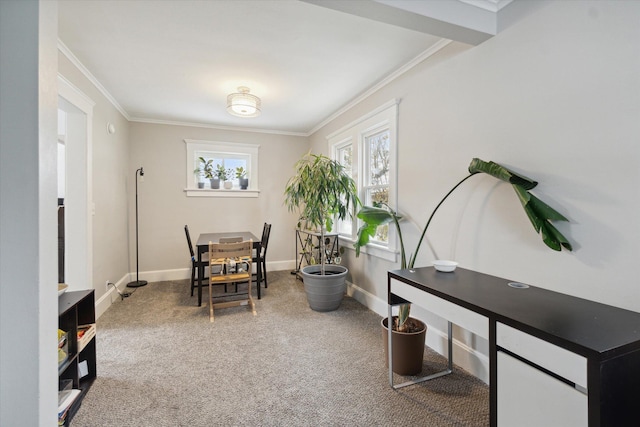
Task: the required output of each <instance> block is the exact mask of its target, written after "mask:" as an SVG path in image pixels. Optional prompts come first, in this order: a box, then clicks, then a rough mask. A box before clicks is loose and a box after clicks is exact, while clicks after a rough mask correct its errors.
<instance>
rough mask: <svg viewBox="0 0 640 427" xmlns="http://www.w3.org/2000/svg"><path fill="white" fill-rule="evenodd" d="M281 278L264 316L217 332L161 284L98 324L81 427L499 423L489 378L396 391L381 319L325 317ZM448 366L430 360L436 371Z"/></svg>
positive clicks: (184, 287) (347, 304)
mask: <svg viewBox="0 0 640 427" xmlns="http://www.w3.org/2000/svg"><path fill="white" fill-rule="evenodd" d="M269 279H270V281H269V288H268V289H266V290H265V291H264V293H263V298H262V299H261V300H259V301H258V300H256V303H257V312H258V315H257V316H255V317H254V316H252V315H251V312H250V311H249V309H248V308H247V307H234V308H227V309H220V310H217V311H216V320H215V323H213V324H211V323H209V319H208V308H207V306H206V297H205V298H204V300H205V303H203V305H202V307H197V297H195V296H194V297H190V296H189V290H188V283H187V281H175V282H160V283H150V284H149V285H148V286H145V287H142V288H138V289H136V290H135V292H134V293H133V295H131V296H130V297H129V298H125V299H124V301H120V300H118V302H116V303H115V304H113V305H112V306H111V308H110V309H109V310H108V311H107V312H106V313H105V314H104V315H103V316H102V317H101V318H100V319H99V320H98V325H97V327H98V329H97V352H98V354H97V358H98V367H97V371H98V378H97V379H96V381H95V382H94V384H93V387H92V388H91V390H90V391H89V393H87V395H86V397H85V399H84V401H83V403H82V406H81V408H80V410H79V411H78V413H77V414H76V416H75V418H74V419H73V422H72V425H73V426H76V427H79V426H96V427H98V426H100V427H103V426H154V427H159V426H185V427H186V426H390V425H397V426H430V427H437V426H487V425H489V391H488V387H487V386H486V385H485V384H484V383H482V382H481V381H479V380H478V379H476V378H474V377H472V376H470V375H469V374H467V373H466V372H464V371H463V370H461V369H459V368H454V373H453V374H452V375H448V376H445V377H442V378H439V379H437V380H434V381H429V382H425V383H422V384H419V385H415V386H411V387H408V388H405V389H402V390H400V391H394V390H392V389H391V388H390V387H389V384H388V379H387V370H386V369H385V367H384V353H383V347H382V343H381V341H382V338H381V332H380V316H378V315H376V314H375V313H373V312H371V311H369V310H368V309H367V308H365V307H363V306H362V305H360V304H359V303H358V302H357V301H355V300H353V299H351V298H345V300H344V301H343V303H342V305H341V307H340V308H339V309H338V310H337V311H334V312H330V313H317V312H314V311H312V310H311V309H310V308H309V306H308V305H307V302H306V297H305V295H304V290H303V287H302V283H301V282H300V281H296V280H295V279H294V276H292V275H291V274H290V273H289V272H287V271H282V272H270V273H269ZM254 293H255V290H254ZM203 295H205V296H206V295H207V292H206V290H204V292H203ZM445 366H446V360H445V359H444V358H443V357H441V356H439V355H437V354H436V353H435V352H431V351H428V352H427V354H426V355H425V369H424V371H425V372H435V371H439V370H442V369H443V368H444V367H445ZM402 380H404V378H402V377H398V381H402Z"/></svg>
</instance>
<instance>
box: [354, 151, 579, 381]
mask: <svg viewBox="0 0 640 427" xmlns="http://www.w3.org/2000/svg"><path fill="white" fill-rule="evenodd" d="M479 173H486V174H488V175H491V176H493V177H494V178H497V179H499V180H501V181H504V182H507V183H509V184H511V185H512V186H513V189H514V191H515V192H516V194H517V195H518V199H519V200H520V202H521V204H522V207H523V208H524V210H525V213H526V214H527V217H528V218H529V220H530V221H531V224H532V225H533V228H534V229H535V231H536V232H538V233H540V234H541V236H542V241H543V242H544V243H545V244H546V245H547V246H548V247H549V248H551V249H553V250H555V251H561V250H562V248H564V249H567V250H569V251H571V250H572V247H571V244H570V243H569V240H567V238H566V237H565V236H563V235H562V233H560V231H559V230H558V229H557V228H555V227H554V226H553V224H552V223H551V222H552V221H567V218H565V217H564V216H563V215H562V214H560V213H559V212H557V211H556V210H555V209H553V208H552V207H550V206H549V205H547V204H546V203H545V202H543V201H542V200H540V199H538V198H537V197H536V196H534V195H533V194H531V193H530V192H529V190H531V189H533V188H535V187H536V185H538V183H537V182H536V181H533V180H532V179H530V178H527V177H525V176H522V175H518V174H516V173H515V172H513V171H511V170H509V169H507V168H505V167H504V166H502V165H499V164H498V163H495V162H491V161H490V162H485V161H483V160H480V159H477V158H474V159H473V160H471V163H470V164H469V175H467V176H466V177H465V178H463V179H462V180H461V181H460V182H458V183H457V184H456V185H455V186H454V187H453V188H452V189H451V190H449V192H448V193H447V194H446V195H445V196H444V197H443V198H442V200H440V202H439V203H438V204H437V205H436V207H435V208H434V210H433V212H431V215H430V216H429V219H428V220H427V224H426V225H425V226H424V228H423V229H422V234H421V235H420V239H418V244H417V245H416V249H415V251H414V252H413V254H410V256H409V260H408V261H407V258H406V252H405V249H404V240H403V238H402V229H401V227H400V223H399V222H400V220H401V219H402V217H401V216H400V215H398V214H397V212H396V211H394V210H393V209H391V207H390V206H389V205H387V204H386V203H382V204H380V205H378V206H363V207H362V209H360V211H359V212H358V214H357V216H358V218H360V219H361V220H362V221H363V225H362V226H361V227H360V228H359V229H358V239H357V241H356V242H355V243H354V245H353V246H354V247H355V250H356V257H357V256H359V255H360V248H361V247H362V246H364V245H366V244H367V243H369V239H370V238H371V237H373V236H375V234H376V231H377V229H378V227H379V226H381V225H385V224H389V223H393V224H394V225H395V227H396V230H397V232H398V239H399V240H400V267H401V268H402V269H405V268H413V267H414V265H415V262H416V258H417V256H418V251H419V250H420V245H421V244H422V241H423V240H424V237H425V234H426V232H427V228H428V227H429V224H431V220H432V219H433V215H434V214H435V213H436V212H437V210H438V208H440V206H441V205H442V203H443V202H444V201H445V200H446V199H447V198H448V197H449V196H450V195H451V193H453V191H454V190H455V189H456V188H458V187H459V186H460V185H461V184H462V183H463V182H465V181H466V180H467V179H469V178H471V177H472V176H474V175H476V174H479ZM444 274H448V273H444ZM410 309H411V305H410V304H403V305H401V306H400V307H399V311H398V316H394V317H393V325H392V329H391V330H392V345H393V352H394V354H397V355H398V356H400V355H402V356H401V357H396V356H394V358H393V371H394V372H396V373H399V374H403V375H415V374H418V373H419V372H420V371H417V372H414V371H415V369H414V368H415V367H416V366H417V362H415V361H416V360H420V366H421V363H422V362H421V361H422V358H423V355H424V344H423V345H422V346H416V345H415V344H409V345H410V346H412V348H413V349H414V350H415V351H409V350H407V351H405V349H400V348H398V347H397V345H400V346H402V344H401V343H400V342H401V341H404V340H405V339H406V336H407V335H408V332H411V331H409V328H410V325H411V324H413V323H414V321H417V322H420V321H419V320H417V319H413V318H410V317H409V313H410ZM382 327H383V332H384V334H385V335H384V336H385V341H384V346H385V354H386V352H387V350H386V349H387V339H386V337H387V335H386V334H387V333H388V332H387V329H386V328H387V319H386V318H385V319H383V322H382ZM426 329H427V327H426V325H424V333H425V334H426ZM414 332H415V331H414ZM409 335H410V334H409ZM423 343H424V340H423ZM405 357H406V358H410V359H411V360H409V361H406V363H405V361H401V360H398V363H399V364H402V366H403V367H399V366H397V365H396V360H397V359H402V358H405ZM387 363H388V362H387ZM404 366H412V368H409V369H408V370H404ZM407 372H409V373H407Z"/></svg>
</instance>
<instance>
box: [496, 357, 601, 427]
mask: <svg viewBox="0 0 640 427" xmlns="http://www.w3.org/2000/svg"><path fill="white" fill-rule="evenodd" d="M497 379H498V415H497V420H498V426H499V427H514V426H518V427H540V426H547V427H584V426H586V425H588V423H589V422H588V420H587V418H588V398H587V396H586V395H584V394H582V393H580V392H579V391H577V390H576V389H574V388H573V387H571V386H569V385H568V384H566V383H564V382H562V381H560V380H558V379H556V378H554V377H552V376H550V375H547V374H546V373H544V372H542V371H539V370H537V369H536V368H534V367H532V366H530V365H528V364H526V363H524V362H521V361H519V360H518V359H515V358H513V357H511V356H509V355H507V354H505V353H504V352H502V351H499V352H498V376H497Z"/></svg>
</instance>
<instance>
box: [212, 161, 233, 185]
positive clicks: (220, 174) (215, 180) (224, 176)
mask: <svg viewBox="0 0 640 427" xmlns="http://www.w3.org/2000/svg"><path fill="white" fill-rule="evenodd" d="M212 175H213V177H212V179H211V188H216V189H218V188H220V182H226V181H228V180H229V177H230V176H231V169H225V168H224V166H222V164H218V165H217V166H216V168H215V170H213V172H212Z"/></svg>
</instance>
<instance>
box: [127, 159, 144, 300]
mask: <svg viewBox="0 0 640 427" xmlns="http://www.w3.org/2000/svg"><path fill="white" fill-rule="evenodd" d="M138 173H139V174H140V177H143V176H144V168H143V167H142V166H141V167H140V169H138V170H136V175H135V177H136V280H135V281H133V282H129V283H127V287H129V288H139V287H140V286H144V285H146V284H147V281H146V280H140V278H139V277H138V274H139V267H138Z"/></svg>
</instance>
